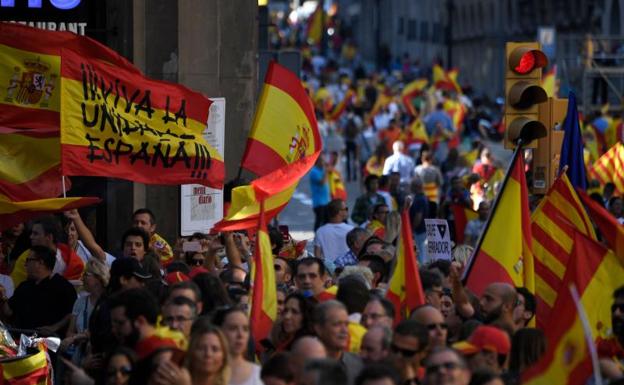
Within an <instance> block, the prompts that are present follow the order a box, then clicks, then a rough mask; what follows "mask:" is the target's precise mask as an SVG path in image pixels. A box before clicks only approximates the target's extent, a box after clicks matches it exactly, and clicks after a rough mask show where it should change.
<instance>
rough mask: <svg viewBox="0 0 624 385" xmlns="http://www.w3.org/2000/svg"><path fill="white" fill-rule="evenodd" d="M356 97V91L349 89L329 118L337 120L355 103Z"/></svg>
mask: <svg viewBox="0 0 624 385" xmlns="http://www.w3.org/2000/svg"><path fill="white" fill-rule="evenodd" d="M354 98H355V91H353V90H352V89H350V88H349V89H348V90H347V92H346V93H345V96H344V98H342V100H341V101H340V103H338V104H336V105H335V106H334V109H333V110H332V111H331V112H330V113H329V116H328V120H330V121H332V122H335V121H336V120H338V119H340V117H341V116H342V114H343V113H344V112H345V110H346V109H347V107H348V106H349V105H351V103H353V99H354Z"/></svg>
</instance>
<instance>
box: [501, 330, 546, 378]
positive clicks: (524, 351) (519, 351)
mask: <svg viewBox="0 0 624 385" xmlns="http://www.w3.org/2000/svg"><path fill="white" fill-rule="evenodd" d="M544 352H546V336H545V335H544V332H543V331H541V330H540V329H535V328H523V329H520V330H518V331H517V332H515V333H514V335H513V337H512V338H511V352H510V355H509V377H510V379H512V380H515V382H513V383H518V384H519V383H520V374H521V373H522V372H523V371H524V370H525V369H527V368H529V367H531V366H532V365H534V364H535V363H536V362H537V361H539V359H540V358H541V357H542V356H543V355H544Z"/></svg>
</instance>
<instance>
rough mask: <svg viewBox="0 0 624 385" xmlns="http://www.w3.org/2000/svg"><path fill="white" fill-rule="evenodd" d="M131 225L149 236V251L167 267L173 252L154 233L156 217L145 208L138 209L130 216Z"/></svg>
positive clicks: (162, 239) (161, 238) (171, 259)
mask: <svg viewBox="0 0 624 385" xmlns="http://www.w3.org/2000/svg"><path fill="white" fill-rule="evenodd" d="M132 225H133V226H135V227H139V228H141V229H143V230H145V231H146V232H147V234H148V235H149V237H150V238H149V249H151V250H152V251H153V252H154V254H156V256H157V257H158V258H159V262H160V263H161V264H162V265H163V266H167V265H168V264H169V263H171V262H172V261H173V250H172V249H171V246H169V243H167V241H166V240H165V239H164V238H163V237H161V236H160V235H158V234H157V233H156V217H155V216H154V213H153V212H152V211H151V210H150V209H147V208H141V209H138V210H136V211H135V212H134V214H132Z"/></svg>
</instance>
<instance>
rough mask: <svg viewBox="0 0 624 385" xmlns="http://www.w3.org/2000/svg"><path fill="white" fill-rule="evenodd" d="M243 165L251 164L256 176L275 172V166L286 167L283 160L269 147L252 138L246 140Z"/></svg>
mask: <svg viewBox="0 0 624 385" xmlns="http://www.w3.org/2000/svg"><path fill="white" fill-rule="evenodd" d="M245 163H247V164H253V165H254V170H255V171H257V172H258V175H265V174H268V173H270V172H271V171H274V170H275V168H276V167H275V165H280V166H279V167H283V166H286V164H287V163H286V162H285V161H284V159H283V158H282V157H281V156H280V155H279V154H278V153H277V152H276V151H275V150H274V149H273V148H272V147H270V146H268V145H266V144H264V143H263V142H261V141H259V140H256V139H254V138H248V139H247V147H246V149H245Z"/></svg>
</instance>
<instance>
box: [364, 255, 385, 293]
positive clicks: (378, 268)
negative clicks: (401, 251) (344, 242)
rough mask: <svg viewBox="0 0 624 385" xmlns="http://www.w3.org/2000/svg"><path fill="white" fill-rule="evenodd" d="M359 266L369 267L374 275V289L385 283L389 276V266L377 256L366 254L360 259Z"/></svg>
mask: <svg viewBox="0 0 624 385" xmlns="http://www.w3.org/2000/svg"><path fill="white" fill-rule="evenodd" d="M358 265H359V266H365V267H368V268H369V269H370V270H371V272H372V273H373V287H377V285H379V284H380V283H381V282H384V281H385V279H386V275H387V274H388V266H387V265H386V263H385V261H384V259H383V258H382V257H380V256H379V255H376V254H364V255H362V256H361V257H359V262H358Z"/></svg>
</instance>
